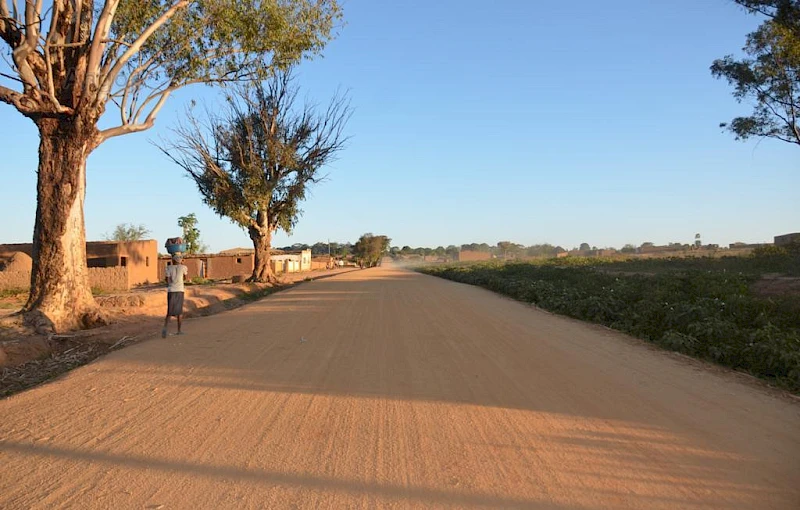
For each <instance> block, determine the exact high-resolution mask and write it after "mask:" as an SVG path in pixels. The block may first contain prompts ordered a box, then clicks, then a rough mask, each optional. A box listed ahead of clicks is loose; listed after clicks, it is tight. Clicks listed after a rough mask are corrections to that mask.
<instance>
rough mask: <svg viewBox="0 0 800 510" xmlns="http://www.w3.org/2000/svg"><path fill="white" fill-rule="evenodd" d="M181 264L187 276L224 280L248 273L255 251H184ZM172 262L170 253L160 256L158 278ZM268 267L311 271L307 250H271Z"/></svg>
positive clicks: (250, 269) (285, 270) (280, 271)
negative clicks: (195, 252) (188, 252)
mask: <svg viewBox="0 0 800 510" xmlns="http://www.w3.org/2000/svg"><path fill="white" fill-rule="evenodd" d="M182 263H183V265H185V266H186V267H187V268H188V270H189V274H188V275H187V279H189V280H191V279H192V278H205V279H208V280H228V279H231V278H233V277H234V276H245V277H249V276H250V275H251V274H253V268H254V267H255V255H254V253H253V250H252V249H250V250H248V249H238V248H237V249H233V250H225V251H224V252H220V253H217V254H193V255H184V258H183V261H182ZM171 264H172V257H170V256H168V255H167V256H162V257H160V258H159V260H158V279H159V281H163V280H164V278H165V275H166V268H167V266H169V265H171ZM270 265H271V266H272V271H273V272H274V273H276V274H279V273H298V272H301V271H311V269H312V263H311V250H303V251H301V252H296V253H284V252H280V251H273V255H272V256H271V257H270Z"/></svg>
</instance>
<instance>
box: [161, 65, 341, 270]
mask: <svg viewBox="0 0 800 510" xmlns="http://www.w3.org/2000/svg"><path fill="white" fill-rule="evenodd" d="M298 92H299V87H297V86H296V85H295V84H294V81H293V78H292V73H291V71H280V72H278V73H276V74H275V75H274V76H273V77H272V78H270V79H269V80H267V81H265V82H261V81H259V82H252V83H250V84H248V85H246V86H242V87H239V88H238V89H237V92H236V94H235V95H234V94H232V95H230V96H229V99H228V109H227V111H226V112H224V113H222V114H221V115H217V114H212V113H209V114H208V119H207V120H206V121H205V122H204V121H201V120H198V119H197V118H196V117H195V116H194V115H193V114H191V113H189V115H188V119H189V120H188V122H187V124H186V125H184V126H182V127H180V128H178V129H177V130H176V134H177V140H176V141H174V142H171V143H168V144H165V145H164V146H163V147H162V150H163V152H164V154H166V155H167V156H168V157H169V158H170V159H172V160H173V161H174V162H175V163H177V164H178V165H179V166H180V167H181V168H182V169H183V170H185V171H186V172H187V173H188V174H189V175H190V176H191V178H192V179H193V180H194V182H195V184H197V189H198V190H199V191H200V194H201V196H202V197H203V201H204V202H205V203H206V204H207V205H209V206H210V207H211V208H212V209H213V210H214V212H216V213H217V214H219V215H220V216H225V217H227V218H229V219H230V220H231V221H233V222H234V223H236V224H237V225H239V226H240V227H242V228H243V229H245V230H246V231H247V232H248V234H249V236H250V238H251V240H252V241H253V245H254V248H255V253H256V254H255V259H256V263H255V268H254V272H253V276H252V280H253V281H269V280H272V279H274V277H273V276H272V275H271V271H270V268H269V265H268V260H269V250H270V249H271V239H272V234H273V233H274V232H275V231H276V230H277V229H282V230H283V231H285V232H291V231H292V229H293V228H294V226H295V224H296V223H297V220H298V218H299V216H300V214H301V210H300V204H301V203H302V202H303V200H305V198H306V196H307V194H308V190H309V188H310V187H311V186H312V185H314V184H316V183H319V182H320V181H321V180H322V179H323V178H324V175H323V174H322V169H323V167H324V166H325V165H326V164H328V163H330V162H331V161H332V160H333V159H334V158H335V156H336V154H337V153H338V152H339V151H340V150H342V149H343V147H344V144H345V142H346V137H345V136H344V134H343V133H344V128H345V125H346V124H347V120H348V118H349V116H350V108H349V105H348V103H347V100H346V98H344V97H343V96H334V98H333V99H332V100H331V102H330V103H329V105H328V106H327V108H323V109H318V108H316V107H314V106H313V105H310V104H304V105H300V104H298V102H297V95H298Z"/></svg>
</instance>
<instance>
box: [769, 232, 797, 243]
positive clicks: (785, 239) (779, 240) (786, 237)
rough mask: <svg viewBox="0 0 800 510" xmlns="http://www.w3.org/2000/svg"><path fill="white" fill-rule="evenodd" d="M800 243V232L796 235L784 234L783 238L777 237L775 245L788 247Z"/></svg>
mask: <svg viewBox="0 0 800 510" xmlns="http://www.w3.org/2000/svg"><path fill="white" fill-rule="evenodd" d="M792 243H800V232H795V233H794V234H784V235H782V236H775V244H776V245H777V246H786V245H787V244H792Z"/></svg>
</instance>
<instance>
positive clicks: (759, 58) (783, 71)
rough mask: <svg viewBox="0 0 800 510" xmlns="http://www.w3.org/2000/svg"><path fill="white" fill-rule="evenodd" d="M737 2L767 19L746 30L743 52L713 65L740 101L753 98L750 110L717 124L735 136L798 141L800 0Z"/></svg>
mask: <svg viewBox="0 0 800 510" xmlns="http://www.w3.org/2000/svg"><path fill="white" fill-rule="evenodd" d="M736 3H738V4H740V5H742V6H743V7H745V9H747V10H748V11H749V12H751V13H758V14H762V15H764V16H766V18H767V19H766V20H765V21H764V22H763V23H762V24H761V25H760V26H759V27H758V29H756V30H755V31H754V32H752V33H750V34H748V35H747V38H746V43H745V46H744V48H743V51H744V53H745V55H746V57H745V58H741V59H737V58H735V57H734V56H733V55H728V56H726V57H723V58H721V59H718V60H715V61H714V63H713V64H712V65H711V73H712V74H713V75H714V76H715V77H717V78H721V79H725V80H726V81H727V82H728V83H729V84H730V85H732V86H733V87H734V91H733V95H734V97H735V98H736V99H737V100H738V101H739V102H742V101H745V100H754V106H753V111H752V113H751V114H750V115H746V116H739V117H735V118H734V119H733V120H732V121H730V122H729V123H727V122H726V123H722V124H720V126H721V127H724V128H726V129H728V130H729V131H730V132H732V133H733V134H734V135H735V136H736V138H737V139H739V140H746V139H748V138H751V137H766V138H775V139H778V140H782V141H784V142H789V143H794V144H798V145H800V129H798V119H797V116H798V112H800V81H798V79H799V78H800V2H799V1H797V0H736Z"/></svg>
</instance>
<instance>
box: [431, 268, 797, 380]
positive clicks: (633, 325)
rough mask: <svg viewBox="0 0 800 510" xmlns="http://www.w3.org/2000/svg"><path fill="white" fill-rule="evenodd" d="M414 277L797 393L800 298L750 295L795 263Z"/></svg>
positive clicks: (441, 272)
mask: <svg viewBox="0 0 800 510" xmlns="http://www.w3.org/2000/svg"><path fill="white" fill-rule="evenodd" d="M419 271H421V272H423V273H426V274H431V275H434V276H439V277H442V278H447V279H449V280H454V281H458V282H462V283H468V284H472V285H478V286H481V287H484V288H487V289H489V290H492V291H495V292H498V293H501V294H505V295H507V296H510V297H512V298H514V299H517V300H520V301H524V302H527V303H532V304H534V305H536V306H538V307H541V308H543V309H545V310H549V311H552V312H555V313H558V314H562V315H567V316H570V317H574V318H577V319H581V320H585V321H589V322H594V323H598V324H603V325H605V326H608V327H611V328H614V329H617V330H619V331H623V332H625V333H629V334H631V335H633V336H636V337H639V338H642V339H645V340H648V341H650V342H653V343H655V344H657V345H660V346H662V347H664V348H666V349H670V350H673V351H678V352H681V353H684V354H687V355H690V356H694V357H697V358H700V359H705V360H708V361H713V362H715V363H718V364H720V365H724V366H728V367H732V368H735V369H739V370H744V371H747V372H749V373H751V374H753V375H755V376H758V377H761V378H763V379H766V380H769V381H771V382H774V383H777V384H778V385H780V386H782V387H784V388H787V389H790V390H792V391H794V392H800V296H797V295H785V296H769V297H765V296H760V295H757V294H756V293H754V292H753V291H752V285H753V284H754V283H755V282H756V281H757V280H758V279H759V278H761V277H762V276H763V275H764V274H768V273H782V274H789V275H796V274H798V273H800V259H798V257H797V256H796V255H791V254H786V253H778V254H775V253H772V254H770V253H767V254H762V255H760V256H755V257H749V258H738V259H736V260H728V259H679V260H635V261H629V262H626V261H615V262H608V261H603V260H602V259H563V260H557V259H551V260H547V261H539V262H509V263H501V262H486V263H479V264H469V265H448V266H435V267H424V268H420V269H419Z"/></svg>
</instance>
